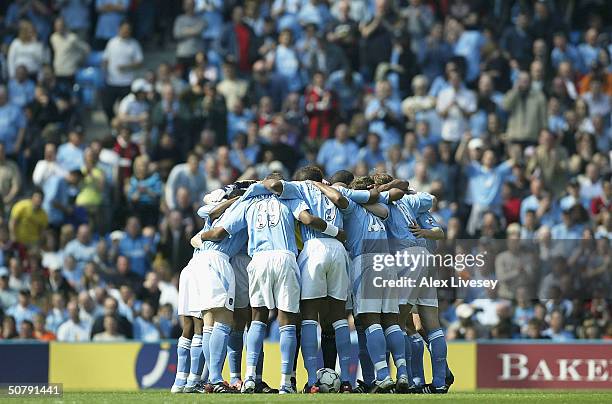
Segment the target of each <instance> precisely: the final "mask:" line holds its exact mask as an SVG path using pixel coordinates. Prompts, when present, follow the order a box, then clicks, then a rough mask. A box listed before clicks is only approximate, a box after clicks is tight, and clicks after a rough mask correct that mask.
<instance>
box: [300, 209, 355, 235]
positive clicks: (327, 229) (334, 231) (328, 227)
mask: <svg viewBox="0 0 612 404" xmlns="http://www.w3.org/2000/svg"><path fill="white" fill-rule="evenodd" d="M298 220H299V221H300V222H301V223H302V224H304V225H305V226H308V227H310V228H312V229H314V230H317V231H320V232H321V233H323V234H327V235H328V236H332V237H335V238H336V239H337V240H339V241H340V242H342V243H344V242H345V241H346V234H345V233H344V230H342V229H340V228H338V227H336V226H334V225H333V224H331V223H327V222H326V221H325V220H323V219H321V218H320V217H318V216H315V215H313V214H312V213H310V212H309V211H308V210H303V211H301V212H300V214H299V216H298Z"/></svg>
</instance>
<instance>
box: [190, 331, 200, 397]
mask: <svg viewBox="0 0 612 404" xmlns="http://www.w3.org/2000/svg"><path fill="white" fill-rule="evenodd" d="M201 356H202V335H201V334H193V338H192V339H191V349H190V357H191V366H190V367H189V377H188V378H187V387H193V386H195V385H196V383H197V382H199V381H200V373H198V368H199V366H200V362H201V359H202V358H201Z"/></svg>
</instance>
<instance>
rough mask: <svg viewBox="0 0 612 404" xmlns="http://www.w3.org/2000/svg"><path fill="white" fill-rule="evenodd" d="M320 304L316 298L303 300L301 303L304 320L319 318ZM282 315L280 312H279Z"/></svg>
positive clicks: (316, 319)
mask: <svg viewBox="0 0 612 404" xmlns="http://www.w3.org/2000/svg"><path fill="white" fill-rule="evenodd" d="M318 308H319V305H318V304H317V301H316V299H313V300H302V302H301V304H300V314H301V315H302V320H315V321H318V319H319V310H318ZM279 317H280V313H279Z"/></svg>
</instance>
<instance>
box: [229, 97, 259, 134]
mask: <svg viewBox="0 0 612 404" xmlns="http://www.w3.org/2000/svg"><path fill="white" fill-rule="evenodd" d="M253 119H255V114H253V112H252V111H251V110H249V109H246V108H244V104H243V102H242V100H240V99H239V100H236V102H234V105H233V108H232V110H231V111H230V112H229V113H228V114H227V141H228V143H230V144H231V143H232V142H233V140H234V137H235V136H236V134H238V133H239V132H244V133H246V132H247V130H248V126H249V122H251V121H253Z"/></svg>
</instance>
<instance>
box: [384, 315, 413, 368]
mask: <svg viewBox="0 0 612 404" xmlns="http://www.w3.org/2000/svg"><path fill="white" fill-rule="evenodd" d="M385 340H386V342H387V347H389V350H390V351H391V355H393V363H395V367H396V368H397V377H398V378H399V377H400V376H407V374H408V373H407V372H406V347H405V346H404V334H403V333H402V329H401V328H400V326H399V325H397V324H394V325H392V326H390V327H387V329H386V330H385Z"/></svg>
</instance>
